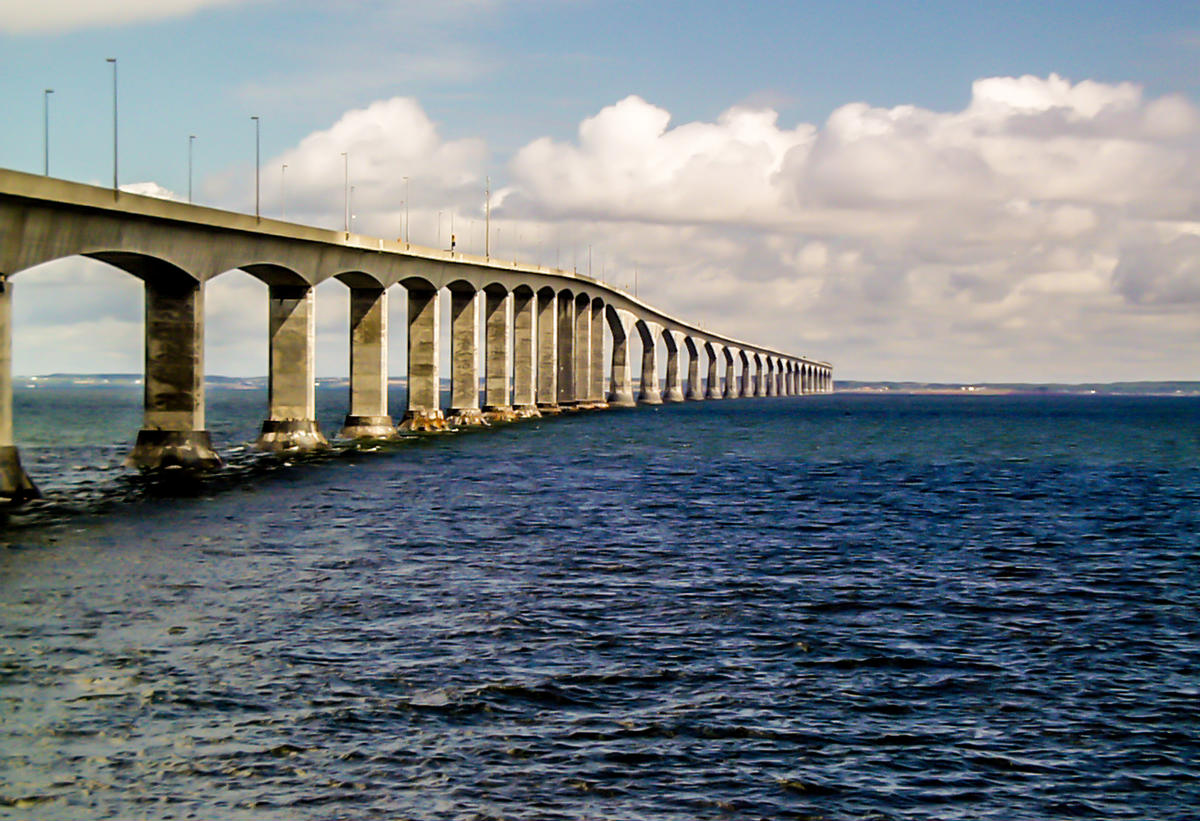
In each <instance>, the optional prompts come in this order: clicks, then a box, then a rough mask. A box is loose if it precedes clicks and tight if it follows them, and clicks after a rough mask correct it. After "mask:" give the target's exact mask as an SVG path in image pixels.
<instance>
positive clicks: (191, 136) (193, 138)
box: [188, 134, 196, 202]
mask: <svg viewBox="0 0 1200 821" xmlns="http://www.w3.org/2000/svg"><path fill="white" fill-rule="evenodd" d="M195 141H196V135H195V134H188V202H191V201H192V143H194V142H195Z"/></svg>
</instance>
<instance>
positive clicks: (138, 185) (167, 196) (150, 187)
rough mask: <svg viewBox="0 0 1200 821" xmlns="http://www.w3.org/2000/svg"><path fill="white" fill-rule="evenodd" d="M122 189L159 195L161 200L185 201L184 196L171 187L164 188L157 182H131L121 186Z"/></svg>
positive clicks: (146, 195) (145, 194) (143, 194)
mask: <svg viewBox="0 0 1200 821" xmlns="http://www.w3.org/2000/svg"><path fill="white" fill-rule="evenodd" d="M121 190H122V191H128V192H129V193H130V194H141V195H142V196H143V197H157V198H158V199H160V200H175V201H176V202H183V201H184V199H185V198H184V197H181V196H179V195H178V194H176V193H175V192H174V191H172V190H171V189H169V188H164V187H163V186H161V185H159V184H158V183H156V182H153V181H150V182H131V183H127V184H125V185H122V186H121Z"/></svg>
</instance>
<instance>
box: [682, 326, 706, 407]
mask: <svg viewBox="0 0 1200 821" xmlns="http://www.w3.org/2000/svg"><path fill="white" fill-rule="evenodd" d="M684 347H685V348H687V354H688V377H687V399H688V401H689V402H700V401H702V400H703V399H704V387H703V386H702V385H701V384H700V349H699V348H697V347H696V340H694V339H692V338H691V337H690V336H689V337H687V338H686V339H685V340H684Z"/></svg>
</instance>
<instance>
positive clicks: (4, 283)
mask: <svg viewBox="0 0 1200 821" xmlns="http://www.w3.org/2000/svg"><path fill="white" fill-rule="evenodd" d="M41 495H42V494H41V493H39V492H38V489H37V486H36V485H34V483H33V482H32V481H30V479H29V477H28V476H27V475H26V474H25V469H24V468H23V467H21V455H20V453H18V452H17V446H16V443H15V441H14V440H13V394H12V280H11V279H10V278H8V277H7V276H4V275H3V274H0V500H2V501H4V502H24V501H26V500H28V499H37V498H38V497H40V496H41Z"/></svg>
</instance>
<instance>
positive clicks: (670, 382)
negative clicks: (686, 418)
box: [662, 331, 683, 402]
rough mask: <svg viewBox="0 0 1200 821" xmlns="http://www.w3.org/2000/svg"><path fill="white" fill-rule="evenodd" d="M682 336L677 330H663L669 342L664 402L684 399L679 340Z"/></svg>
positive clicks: (665, 339) (664, 339) (664, 338)
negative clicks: (680, 375) (680, 373)
mask: <svg viewBox="0 0 1200 821" xmlns="http://www.w3.org/2000/svg"><path fill="white" fill-rule="evenodd" d="M682 336H683V334H680V333H678V332H677V331H664V332H663V341H665V342H666V343H667V384H666V390H665V391H664V392H663V395H662V398H663V401H664V402H682V401H683V388H682V386H681V385H680V381H679V340H680V338H681V337H682Z"/></svg>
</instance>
